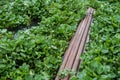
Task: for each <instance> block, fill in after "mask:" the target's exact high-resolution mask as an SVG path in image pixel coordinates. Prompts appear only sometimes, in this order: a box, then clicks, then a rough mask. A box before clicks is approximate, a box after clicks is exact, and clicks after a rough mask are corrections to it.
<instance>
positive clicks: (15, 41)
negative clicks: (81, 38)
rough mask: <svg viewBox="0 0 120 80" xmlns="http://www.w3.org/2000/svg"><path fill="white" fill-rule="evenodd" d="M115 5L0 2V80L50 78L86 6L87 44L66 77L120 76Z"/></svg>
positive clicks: (77, 0)
mask: <svg viewBox="0 0 120 80" xmlns="http://www.w3.org/2000/svg"><path fill="white" fill-rule="evenodd" d="M119 4H120V3H119V2H118V1H117V0H116V1H112V0H110V1H97V0H90V1H88V0H74V1H73V0H65V1H63V0H9V1H8V0H4V1H3V0H1V1H0V14H1V15H0V80H54V78H55V76H56V74H57V72H58V69H59V67H60V65H61V62H62V56H63V54H64V52H65V50H66V48H67V46H68V44H69V41H70V39H71V38H72V36H73V34H74V32H75V30H76V27H77V24H78V22H79V20H80V19H82V17H83V16H84V14H85V11H86V9H87V8H88V6H92V7H93V8H95V10H96V12H95V14H94V20H93V24H92V27H91V33H90V42H89V43H88V44H87V45H86V52H85V53H84V54H83V55H82V57H81V59H82V60H83V62H82V64H81V67H80V71H79V73H78V74H77V75H76V76H72V77H71V80H119V79H120V67H119V66H120V63H119V62H120V57H119V56H120V54H119V53H120V48H119V47H120V29H119V27H120V15H119V14H120V8H119V7H120V5H119Z"/></svg>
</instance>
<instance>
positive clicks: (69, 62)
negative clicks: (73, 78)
mask: <svg viewBox="0 0 120 80" xmlns="http://www.w3.org/2000/svg"><path fill="white" fill-rule="evenodd" d="M93 13H94V9H93V8H91V7H90V8H88V10H87V12H86V16H85V17H84V19H82V20H81V22H80V23H79V25H78V28H77V31H76V32H75V34H74V36H73V38H72V40H71V42H70V45H69V47H68V49H67V50H66V52H65V56H64V60H63V62H62V65H61V66H60V68H59V71H58V73H59V72H61V71H63V70H64V69H70V70H75V71H77V70H78V68H79V65H80V58H79V57H80V55H81V54H82V53H83V52H84V49H85V44H86V40H87V37H88V32H89V29H90V24H91V22H92V16H93ZM69 78H70V76H66V77H64V78H63V79H61V80H69ZM55 80H60V79H59V75H58V74H57V76H56V78H55Z"/></svg>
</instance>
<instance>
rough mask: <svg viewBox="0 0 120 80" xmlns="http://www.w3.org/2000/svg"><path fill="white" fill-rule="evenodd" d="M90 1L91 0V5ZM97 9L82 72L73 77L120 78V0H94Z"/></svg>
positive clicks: (80, 79)
mask: <svg viewBox="0 0 120 80" xmlns="http://www.w3.org/2000/svg"><path fill="white" fill-rule="evenodd" d="M89 3H90V2H88V4H89ZM93 3H94V4H92V3H91V4H92V5H91V4H89V5H91V6H93V7H94V8H95V10H96V12H95V14H94V19H93V24H92V26H91V32H90V41H89V43H87V45H86V51H85V53H84V54H82V56H81V59H82V60H83V62H82V64H81V65H80V71H79V73H78V74H77V76H73V78H72V80H120V63H119V62H120V11H119V10H120V5H119V4H120V2H119V1H112V0H111V1H93Z"/></svg>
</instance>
